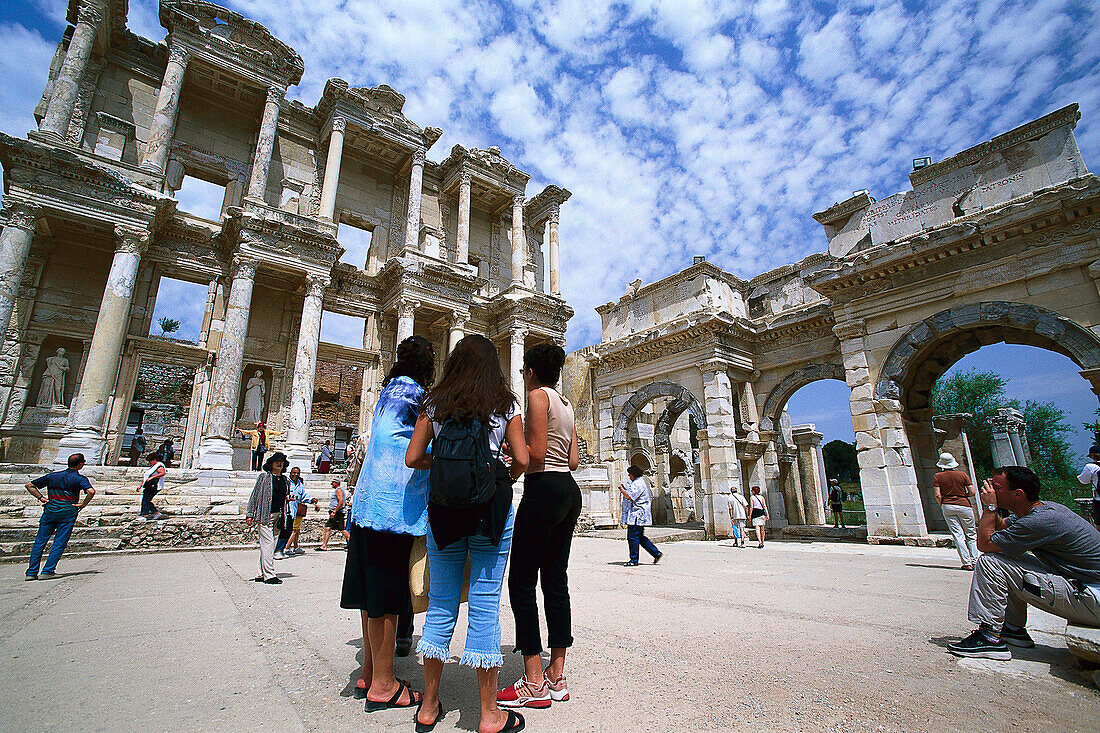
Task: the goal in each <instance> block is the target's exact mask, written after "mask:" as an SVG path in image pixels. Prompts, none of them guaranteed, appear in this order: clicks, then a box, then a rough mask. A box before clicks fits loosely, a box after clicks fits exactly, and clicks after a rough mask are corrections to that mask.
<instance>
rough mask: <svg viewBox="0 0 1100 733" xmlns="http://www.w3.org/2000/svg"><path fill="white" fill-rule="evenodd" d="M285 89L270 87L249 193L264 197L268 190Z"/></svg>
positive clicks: (258, 197) (257, 197)
mask: <svg viewBox="0 0 1100 733" xmlns="http://www.w3.org/2000/svg"><path fill="white" fill-rule="evenodd" d="M283 93H284V92H283V90H282V89H279V88H278V87H269V88H268V90H267V101H266V102H265V103H264V116H263V119H262V120H261V121H260V134H259V137H258V138H257V139H256V155H255V157H254V159H253V162H252V179H251V180H250V181H249V182H248V195H249V196H251V197H252V198H256V199H260V200H261V201H262V200H263V199H264V194H265V193H266V192H267V171H268V169H269V168H270V167H271V153H272V151H273V150H274V149H275V134H276V132H277V130H278V127H279V104H280V103H281V102H282V101H283Z"/></svg>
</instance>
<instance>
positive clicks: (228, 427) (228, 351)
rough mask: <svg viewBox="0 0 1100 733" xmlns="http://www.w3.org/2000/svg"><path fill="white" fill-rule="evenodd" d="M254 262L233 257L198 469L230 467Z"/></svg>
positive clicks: (253, 278)
mask: <svg viewBox="0 0 1100 733" xmlns="http://www.w3.org/2000/svg"><path fill="white" fill-rule="evenodd" d="M256 266H257V262H256V261H255V260H252V259H250V258H246V257H241V256H239V255H238V256H237V257H234V258H233V283H232V284H231V285H230V286H229V302H228V303H227V304H226V308H225V324H224V325H223V326H222V339H221V344H220V345H219V347H218V357H217V361H216V362H215V364H214V377H213V379H212V382H213V385H212V387H211V402H210V408H209V409H208V410H207V413H206V433H205V434H204V435H203V438H202V441H201V442H200V443H199V459H198V464H197V465H198V468H222V469H226V470H229V469H232V468H233V447H232V446H231V445H230V443H229V439H230V438H231V437H233V424H234V423H235V422H236V420H237V402H238V401H239V396H240V389H241V367H242V366H243V365H244V341H245V338H246V336H247V335H248V316H249V312H250V310H251V308H252V286H253V283H254V282H255V279H256Z"/></svg>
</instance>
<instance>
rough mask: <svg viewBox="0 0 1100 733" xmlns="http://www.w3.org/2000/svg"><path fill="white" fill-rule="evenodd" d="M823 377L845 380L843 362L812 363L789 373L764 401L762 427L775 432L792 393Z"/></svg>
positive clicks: (761, 416) (761, 417) (761, 418)
mask: <svg viewBox="0 0 1100 733" xmlns="http://www.w3.org/2000/svg"><path fill="white" fill-rule="evenodd" d="M822 379H839V380H840V381H842V382H843V381H845V379H844V366H843V365H842V364H811V365H810V366H805V367H802V368H801V369H796V370H795V371H794V372H792V373H790V374H788V375H787V376H786V377H784V378H783V380H782V381H781V382H779V384H777V385H775V387H774V388H772V391H771V392H769V393H768V399H767V400H765V401H764V409H763V411H762V412H761V414H760V429H761V430H763V431H765V432H774V431H775V424H776V423H777V422H779V413H780V412H782V411H783V407H784V405H786V404H787V400H789V399H790V398H791V395H793V394H794V393H795V392H797V391H798V390H800V389H802V388H803V387H805V386H806V385H807V384H810V383H811V382H817V381H820V380H822Z"/></svg>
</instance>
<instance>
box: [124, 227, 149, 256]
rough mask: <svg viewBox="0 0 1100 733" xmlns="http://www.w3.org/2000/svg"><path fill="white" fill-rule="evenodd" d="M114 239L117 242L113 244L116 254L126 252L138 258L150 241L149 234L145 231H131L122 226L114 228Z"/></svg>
mask: <svg viewBox="0 0 1100 733" xmlns="http://www.w3.org/2000/svg"><path fill="white" fill-rule="evenodd" d="M115 237H116V239H117V240H118V241H117V242H116V244H115V251H116V252H126V253H128V254H134V255H138V256H139V257H140V256H141V255H142V254H143V253H144V252H145V248H146V247H148V246H149V240H150V239H151V235H150V232H149V231H148V230H146V229H131V228H129V227H124V226H116V227H115Z"/></svg>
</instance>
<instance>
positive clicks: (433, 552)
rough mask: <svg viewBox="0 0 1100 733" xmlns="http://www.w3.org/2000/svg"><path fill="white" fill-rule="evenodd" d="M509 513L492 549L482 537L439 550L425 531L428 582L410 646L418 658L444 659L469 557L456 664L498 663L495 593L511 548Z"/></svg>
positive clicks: (497, 594) (511, 512) (501, 662)
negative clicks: (419, 628) (462, 641)
mask: <svg viewBox="0 0 1100 733" xmlns="http://www.w3.org/2000/svg"><path fill="white" fill-rule="evenodd" d="M514 514H515V512H514V510H509V512H508V521H507V522H506V523H505V525H504V533H503V534H502V535H501V537H500V544H499V545H496V546H494V545H493V543H492V542H490V541H489V540H488V539H486V538H484V537H463V538H462V539H460V540H457V541H456V542H452V543H451V544H449V545H447V546H446V547H444V548H443V549H442V550H441V549H439V548H438V547H436V545H435V539H434V538H433V537H432V531H431V528H429V529H428V574H429V576H430V577H431V581H430V582H429V585H428V612H427V613H426V614H425V615H424V631H423V632H422V634H421V636H420V642H419V643H418V644H417V645H416V652H417V653H418V654H423V655H424V656H425V657H428V658H430V659H438V660H440V661H444V662H445V661H447V659H448V658H449V657H450V654H451V637H452V636H453V635H454V630H455V622H457V621H458V606H459V602H460V599H461V595H462V579H463V575H464V571H465V569H466V557H467V556H469V558H470V593H469V599H470V601H469V603H470V606H469V609H468V613H467V616H468V617H469V628H468V629H467V630H466V648H465V650H463V652H462V659H461V660H460V663H461V664H465V665H467V666H469V667H478V668H481V669H492V668H494V667H501V666H503V665H504V656H503V655H502V654H501V653H500V591H501V588H502V587H503V586H504V568H505V566H507V564H508V551H509V549H510V548H511V546H512V522H513V519H514Z"/></svg>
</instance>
